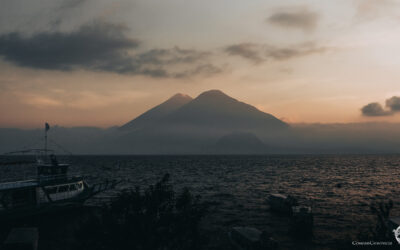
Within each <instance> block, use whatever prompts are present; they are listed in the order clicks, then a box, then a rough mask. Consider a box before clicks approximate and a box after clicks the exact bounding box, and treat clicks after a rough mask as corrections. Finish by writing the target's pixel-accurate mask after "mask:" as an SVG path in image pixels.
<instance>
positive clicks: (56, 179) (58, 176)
mask: <svg viewBox="0 0 400 250" xmlns="http://www.w3.org/2000/svg"><path fill="white" fill-rule="evenodd" d="M49 128H50V126H49V125H48V124H47V123H46V125H45V147H44V149H29V150H23V151H15V152H10V153H8V154H14V155H20V154H22V153H24V154H26V153H28V154H32V155H35V159H36V160H35V163H34V165H35V167H36V175H35V176H31V177H30V178H20V179H16V180H13V181H5V182H0V220H3V219H12V218H16V217H23V216H29V215H34V214H38V213H44V212H51V211H55V210H59V209H67V208H73V207H78V206H82V205H83V203H84V202H85V201H86V200H87V199H89V198H90V197H93V196H94V195H96V194H98V193H100V192H103V191H106V190H109V189H112V188H114V187H115V186H116V185H117V184H118V182H117V181H115V180H114V181H104V182H102V183H97V184H94V185H91V186H90V185H89V184H88V183H87V182H86V181H85V179H84V177H83V176H80V175H69V174H68V169H69V164H67V163H59V162H58V160H57V157H56V156H55V155H54V150H51V149H47V131H48V130H49Z"/></svg>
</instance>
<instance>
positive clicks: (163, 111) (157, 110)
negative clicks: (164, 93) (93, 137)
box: [120, 93, 193, 130]
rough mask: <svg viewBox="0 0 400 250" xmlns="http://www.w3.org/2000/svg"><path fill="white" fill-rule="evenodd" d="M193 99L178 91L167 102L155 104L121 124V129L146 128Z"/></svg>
mask: <svg viewBox="0 0 400 250" xmlns="http://www.w3.org/2000/svg"><path fill="white" fill-rule="evenodd" d="M192 99H193V98H192V97H190V96H188V95H184V94H180V93H178V94H176V95H174V96H172V97H171V98H169V99H168V100H166V101H165V102H163V103H161V104H160V105H157V106H155V107H154V108H152V109H150V110H148V111H146V112H145V113H143V114H141V115H140V116H138V117H137V118H135V119H133V120H132V121H130V122H128V123H126V124H125V125H123V126H121V127H120V129H121V130H137V129H141V128H145V127H147V126H151V125H152V124H155V123H157V122H158V121H159V120H160V119H162V118H164V117H165V116H167V115H168V114H170V113H172V112H173V111H175V110H177V109H178V108H180V107H182V106H183V105H185V104H187V103H188V102H190V101H191V100H192Z"/></svg>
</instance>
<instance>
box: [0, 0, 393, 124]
mask: <svg viewBox="0 0 400 250" xmlns="http://www.w3.org/2000/svg"><path fill="white" fill-rule="evenodd" d="M0 4H1V6H2V7H1V8H0V127H18V128H36V127H41V126H42V124H43V123H44V122H49V123H51V124H58V125H61V126H66V127H71V126H97V127H110V126H115V125H122V124H124V123H126V122H128V121H129V120H131V119H133V118H134V117H136V116H138V115H140V114H141V113H143V112H145V111H146V110H148V109H150V108H151V107H153V106H155V105H157V104H159V103H161V102H163V101H165V100H166V99H168V98H169V97H171V96H172V95H174V94H176V93H184V94H188V95H190V96H192V97H196V96H197V95H199V94H200V93H202V92H203V91H206V90H209V89H220V90H222V91H223V92H225V93H226V94H228V95H230V96H232V97H234V98H236V99H238V100H241V101H243V102H246V103H249V104H251V105H254V106H255V107H257V108H258V109H260V110H262V111H264V112H267V113H270V114H273V115H274V116H276V117H277V118H279V119H282V120H284V121H286V122H289V123H353V122H376V121H384V122H400V114H398V113H399V112H400V97H398V96H400V85H399V80H400V72H399V71H398V69H399V66H400V57H399V56H397V54H398V51H400V2H399V1H395V0H331V1H320V0H315V1H305V0H279V1H278V0H275V1H271V0H270V1H266V0H263V1H261V0H252V1H243V0H213V1H211V0H202V1H194V0H119V1H110V0H34V1H32V0H18V1H15V0H0Z"/></svg>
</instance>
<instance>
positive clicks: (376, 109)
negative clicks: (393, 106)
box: [361, 102, 392, 116]
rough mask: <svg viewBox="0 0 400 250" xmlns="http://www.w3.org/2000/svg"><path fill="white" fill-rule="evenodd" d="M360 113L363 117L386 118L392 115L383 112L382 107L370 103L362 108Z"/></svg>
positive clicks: (388, 112)
mask: <svg viewBox="0 0 400 250" xmlns="http://www.w3.org/2000/svg"><path fill="white" fill-rule="evenodd" d="M361 112H362V114H363V115H364V116H388V115H392V113H391V112H390V111H387V110H384V109H383V107H382V105H381V104H379V103H377V102H372V103H369V104H367V105H365V106H364V107H362V109H361Z"/></svg>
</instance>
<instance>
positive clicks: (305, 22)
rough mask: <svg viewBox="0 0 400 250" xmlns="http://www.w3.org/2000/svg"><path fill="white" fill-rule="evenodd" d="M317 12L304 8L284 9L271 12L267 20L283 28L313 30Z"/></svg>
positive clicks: (316, 20) (316, 21)
mask: <svg viewBox="0 0 400 250" xmlns="http://www.w3.org/2000/svg"><path fill="white" fill-rule="evenodd" d="M318 18H319V16H318V14H317V13H316V12H313V11H309V10H307V9H306V8H303V9H296V10H284V11H279V12H277V13H274V14H272V15H271V16H270V17H268V18H267V22H269V23H271V24H273V25H277V26H280V27H284V28H291V29H301V30H303V31H307V32H309V31H313V30H314V29H315V28H316V26H317V23H318Z"/></svg>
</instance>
